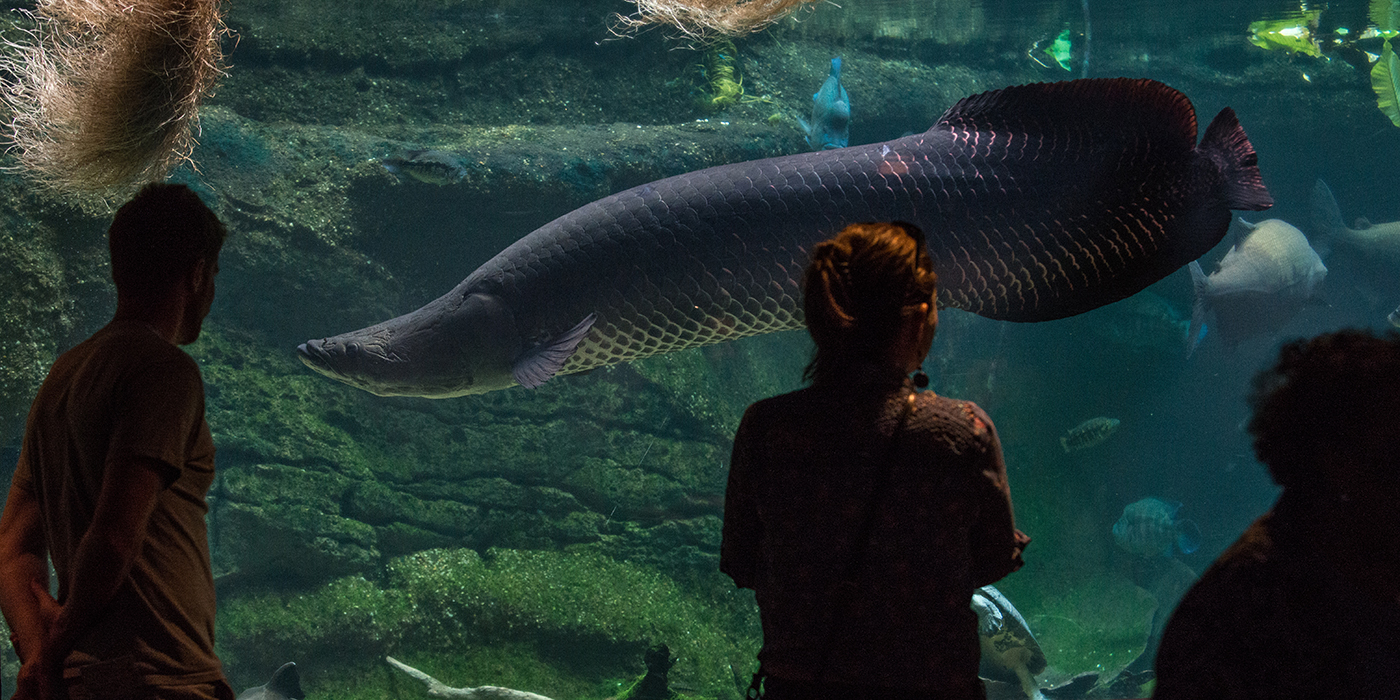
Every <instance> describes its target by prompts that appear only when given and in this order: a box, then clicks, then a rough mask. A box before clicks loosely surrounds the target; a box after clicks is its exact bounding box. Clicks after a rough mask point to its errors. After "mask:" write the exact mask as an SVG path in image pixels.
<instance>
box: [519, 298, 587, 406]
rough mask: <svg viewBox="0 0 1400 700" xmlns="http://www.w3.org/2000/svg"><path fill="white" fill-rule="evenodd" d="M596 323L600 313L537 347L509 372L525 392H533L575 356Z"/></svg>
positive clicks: (531, 349)
mask: <svg viewBox="0 0 1400 700" xmlns="http://www.w3.org/2000/svg"><path fill="white" fill-rule="evenodd" d="M597 320H598V314H588V317H587V318H585V319H583V320H582V321H579V323H578V325H576V326H574V327H573V328H571V329H569V331H568V332H566V333H564V334H563V335H560V336H558V337H556V338H551V339H550V340H549V341H547V342H544V343H541V344H539V345H536V346H535V347H533V348H530V349H529V350H526V351H525V352H524V353H522V354H521V355H520V357H517V358H515V364H514V365H513V366H512V367H511V369H510V372H511V374H512V375H513V376H514V377H515V381H516V383H517V384H519V385H520V386H523V387H525V388H526V389H534V388H537V387H539V386H540V385H541V384H544V383H545V382H547V381H549V379H550V378H551V377H553V376H554V375H555V374H556V373H557V372H558V371H559V369H560V368H561V367H563V366H564V363H565V362H567V361H568V359H569V358H570V357H572V356H573V354H574V350H577V349H578V344H579V343H581V342H583V337H584V336H585V335H588V331H589V329H591V328H593V323H594V321H597Z"/></svg>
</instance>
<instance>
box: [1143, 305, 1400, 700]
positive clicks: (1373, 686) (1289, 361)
mask: <svg viewBox="0 0 1400 700" xmlns="http://www.w3.org/2000/svg"><path fill="white" fill-rule="evenodd" d="M1253 404H1254V417H1253V419H1251V420H1250V423H1249V432H1250V433H1251V434H1253V435H1254V451H1255V454H1256V455H1258V457H1259V461H1260V462H1263V463H1264V464H1265V465H1266V466H1267V467H1268V468H1269V474H1270V475H1271V476H1272V477H1273V479H1274V481H1275V482H1277V483H1278V484H1279V485H1280V486H1282V487H1283V493H1282V495H1280V496H1279V499H1278V502H1276V503H1275V504H1274V507H1273V509H1271V510H1270V511H1269V512H1268V513H1266V514H1265V515H1264V516H1263V517H1261V518H1259V519H1258V520H1257V521H1255V522H1254V524H1253V525H1251V526H1250V527H1249V529H1248V530H1246V531H1245V533H1244V534H1243V535H1242V536H1241V537H1240V539H1239V540H1238V541H1236V542H1235V544H1234V545H1232V546H1231V547H1230V548H1229V549H1228V550H1226V551H1225V552H1224V553H1223V554H1221V555H1220V558H1218V559H1216V560H1215V563H1214V564H1212V565H1211V567H1210V569H1208V570H1207V571H1206V572H1205V573H1204V574H1203V575H1202V576H1201V580H1200V581H1198V582H1197V583H1196V585H1195V586H1194V587H1192V588H1191V590H1190V591H1188V592H1187V593H1186V596H1185V597H1184V598H1182V600H1181V604H1180V605H1178V606H1177V608H1176V612H1175V613H1173V614H1172V617H1171V619H1170V620H1169V621H1168V622H1167V628H1166V631H1165V632H1164V633H1163V636H1162V643H1161V647H1160V648H1159V649H1158V651H1157V686H1156V689H1155V691H1154V694H1153V697H1155V698H1159V699H1160V700H1243V699H1246V698H1260V699H1261V700H1262V699H1264V698H1268V699H1270V700H1276V699H1278V698H1308V699H1309V700H1325V699H1328V698H1336V699H1337V700H1342V699H1344V698H1345V699H1346V700H1363V699H1372V698H1375V699H1380V698H1395V697H1397V693H1400V637H1397V635H1396V630H1397V629H1400V538H1397V537H1396V533H1397V531H1400V334H1396V333H1391V334H1389V335H1387V336H1384V337H1376V336H1374V335H1371V334H1368V333H1361V332H1357V331H1343V332H1339V333H1331V334H1328V335H1322V336H1318V337H1317V338H1313V339H1311V340H1307V341H1297V342H1293V343H1290V344H1288V345H1285V346H1284V347H1283V350H1282V351H1281V352H1280V354H1279V361H1278V364H1277V365H1276V366H1275V367H1274V368H1273V369H1271V370H1269V371H1267V372H1264V373H1262V374H1260V375H1259V378H1258V379H1257V380H1256V388H1255V393H1254V398H1253Z"/></svg>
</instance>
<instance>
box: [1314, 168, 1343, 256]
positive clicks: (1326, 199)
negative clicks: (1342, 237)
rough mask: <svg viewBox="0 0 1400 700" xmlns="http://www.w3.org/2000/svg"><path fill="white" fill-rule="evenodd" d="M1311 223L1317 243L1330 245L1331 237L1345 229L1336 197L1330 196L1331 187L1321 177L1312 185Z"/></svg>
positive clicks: (1325, 245)
mask: <svg viewBox="0 0 1400 700" xmlns="http://www.w3.org/2000/svg"><path fill="white" fill-rule="evenodd" d="M1312 224H1313V228H1314V229H1315V232H1314V235H1316V236H1317V238H1318V243H1319V245H1321V246H1324V247H1330V246H1331V241H1332V238H1333V237H1334V236H1335V235H1337V234H1338V233H1340V232H1342V231H1343V230H1345V229H1346V227H1347V225H1346V222H1345V221H1343V220H1342V210H1341V209H1340V208H1338V207H1337V198H1336V197H1333V196H1332V188H1330V187H1328V186H1327V183H1325V182H1323V181H1322V180H1321V179H1319V180H1318V181H1317V183H1316V184H1314V185H1313V196H1312Z"/></svg>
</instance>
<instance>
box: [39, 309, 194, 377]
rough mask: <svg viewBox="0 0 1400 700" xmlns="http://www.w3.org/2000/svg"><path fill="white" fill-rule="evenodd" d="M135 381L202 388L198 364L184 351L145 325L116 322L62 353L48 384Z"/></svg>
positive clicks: (50, 374) (51, 372) (55, 363)
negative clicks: (133, 325) (138, 325)
mask: <svg viewBox="0 0 1400 700" xmlns="http://www.w3.org/2000/svg"><path fill="white" fill-rule="evenodd" d="M153 378H154V379H153ZM132 380H135V381H137V382H140V383H152V382H154V383H157V384H161V385H165V386H170V385H179V384H187V385H191V386H195V387H199V388H200V389H201V390H202V388H203V380H202V379H201V377H200V371H199V363H197V362H195V360H194V358H192V357H190V356H189V355H188V354H187V353H185V351H183V350H181V349H180V348H178V347H176V346H175V345H172V344H170V343H169V342H166V341H165V340H164V339H163V338H161V337H160V336H158V335H156V333H155V332H154V331H152V330H150V329H149V328H146V327H144V326H140V327H131V326H130V325H124V326H123V325H117V324H108V325H107V326H105V327H103V328H102V329H101V330H99V331H97V332H96V333H94V334H93V335H92V336H91V337H89V338H88V339H87V340H84V341H83V342H81V343H79V344H78V345H76V346H74V347H73V348H71V349H70V350H68V351H66V352H64V353H63V354H62V355H61V356H59V358H58V360H57V361H55V362H54V366H53V369H52V370H51V371H50V373H49V381H47V382H46V383H54V382H56V383H57V386H67V385H69V384H71V383H72V382H82V383H86V384H90V385H103V386H112V387H114V388H115V387H116V386H120V385H123V384H126V383H128V382H130V381H132Z"/></svg>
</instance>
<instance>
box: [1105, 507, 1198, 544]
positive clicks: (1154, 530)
mask: <svg viewBox="0 0 1400 700" xmlns="http://www.w3.org/2000/svg"><path fill="white" fill-rule="evenodd" d="M1180 509H1181V504H1180V503H1177V502H1176V501H1163V500H1161V499H1158V498H1152V497H1148V498H1144V499H1142V500H1140V501H1136V502H1134V503H1129V504H1128V505H1127V506H1126V507H1124V508H1123V515H1122V517H1120V518H1118V522H1116V523H1114V524H1113V540H1114V541H1115V542H1117V543H1118V546H1119V547H1121V548H1122V549H1123V551H1125V552H1128V553H1130V554H1136V555H1138V556H1140V557H1157V556H1162V557H1169V556H1171V555H1172V552H1173V551H1180V552H1181V553H1182V554H1190V553H1192V552H1194V551H1196V550H1197V549H1200V547H1201V528H1199V527H1197V526H1196V523H1194V522H1192V521H1190V520H1178V519H1177V517H1176V512H1177V511H1178V510H1180Z"/></svg>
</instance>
